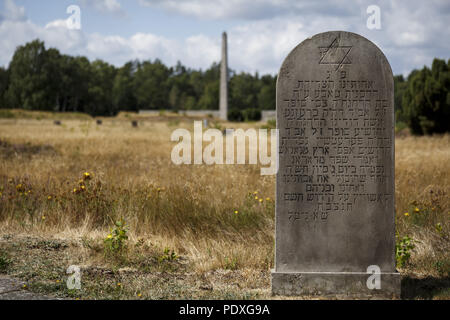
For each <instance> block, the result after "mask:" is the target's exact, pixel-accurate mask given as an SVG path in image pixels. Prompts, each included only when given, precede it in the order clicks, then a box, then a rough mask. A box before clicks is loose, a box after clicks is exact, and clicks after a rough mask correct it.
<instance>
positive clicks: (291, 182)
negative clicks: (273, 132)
mask: <svg viewBox="0 0 450 320" xmlns="http://www.w3.org/2000/svg"><path fill="white" fill-rule="evenodd" d="M393 100H394V82H393V76H392V71H391V67H390V66H389V62H388V61H387V59H386V57H385V56H384V54H383V52H381V50H380V49H379V48H378V47H377V46H376V45H375V44H373V43H372V42H370V41H369V40H367V39H366V38H364V37H362V36H360V35H358V34H355V33H351V32H343V31H331V32H325V33H321V34H317V35H315V36H314V37H312V38H308V39H306V40H305V41H303V42H302V43H300V44H299V45H298V46H297V47H295V48H294V49H293V50H292V51H291V53H290V54H289V55H288V56H287V58H286V59H285V60H284V62H283V64H282V66H281V69H280V72H279V76H278V80H277V128H278V129H279V140H278V146H279V171H278V173H277V179H276V194H277V200H276V250H275V270H274V271H273V273H272V290H273V293H275V294H287V295H294V294H308V295H310V294H351V295H357V296H358V295H359V296H364V295H377V294H380V295H384V296H391V295H394V296H398V294H399V288H400V282H399V281H400V277H399V275H398V273H396V272H395V225H394V221H395V220H394V219H395V216H394V104H393V103H394V102H393ZM370 266H376V267H378V268H379V269H375V270H380V273H381V287H382V288H381V289H373V288H372V289H371V286H370V285H368V284H367V283H366V282H367V279H368V278H369V276H370V275H371V274H368V273H367V272H368V270H372V269H370V268H371V267H370Z"/></svg>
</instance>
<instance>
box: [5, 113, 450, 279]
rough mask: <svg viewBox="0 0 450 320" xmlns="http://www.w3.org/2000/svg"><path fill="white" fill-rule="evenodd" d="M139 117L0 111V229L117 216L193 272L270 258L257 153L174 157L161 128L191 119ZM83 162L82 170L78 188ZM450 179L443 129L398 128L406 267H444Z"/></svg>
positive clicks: (103, 229)
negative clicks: (57, 117)
mask: <svg viewBox="0 0 450 320" xmlns="http://www.w3.org/2000/svg"><path fill="white" fill-rule="evenodd" d="M171 118H173V119H177V118H176V117H171ZM141 120H142V121H141V122H140V123H139V127H138V128H132V126H131V124H130V121H129V120H128V119H127V117H126V116H124V115H122V116H121V117H118V118H112V119H104V121H103V125H101V126H97V125H96V124H95V121H93V120H64V121H63V123H62V125H61V126H55V125H54V124H53V122H52V121H50V120H33V119H0V139H1V140H2V141H4V142H5V141H6V142H7V143H3V147H1V145H0V150H2V152H3V155H0V157H1V162H0V188H1V189H0V190H1V192H2V195H1V197H0V230H1V233H2V234H7V233H13V234H32V235H36V236H41V237H44V238H52V237H53V238H59V239H69V240H70V239H72V240H73V239H80V238H89V239H103V238H104V237H105V236H106V235H107V234H108V232H109V230H110V228H111V226H112V225H113V222H114V221H115V220H117V219H119V218H124V219H125V221H126V222H127V226H128V228H129V235H130V238H131V240H130V241H131V243H136V242H137V241H138V240H139V239H144V242H145V243H148V244H156V245H158V246H160V247H162V248H165V247H168V248H171V249H173V250H175V252H176V253H177V254H179V255H182V256H183V257H185V258H186V259H188V260H189V261H190V263H191V264H192V266H193V268H194V270H195V271H196V272H205V271H208V270H216V269H221V268H225V269H242V270H244V269H252V270H265V271H267V270H269V269H270V268H271V267H272V266H273V247H274V221H273V217H274V202H273V198H274V193H275V178H274V176H261V175H260V171H259V166H256V165H233V166H230V165H221V166H207V165H182V166H176V165H174V164H172V162H171V160H170V153H171V150H172V147H173V146H174V145H175V143H174V142H171V141H170V134H171V132H172V131H173V130H174V129H175V128H178V127H183V128H187V129H190V130H192V121H190V120H188V119H185V118H179V119H178V120H175V121H174V120H167V121H155V119H153V120H152V119H150V118H149V119H147V120H146V121H144V120H143V119H141ZM159 120H161V119H159ZM240 126H241V127H249V126H257V125H256V124H241V125H240ZM222 127H223V128H225V127H236V125H235V124H224V123H222ZM27 144H29V145H27ZM2 148H3V149H2ZM84 172H89V173H91V174H92V179H91V180H88V181H85V182H84V185H85V188H86V190H84V191H81V190H80V186H81V185H82V184H83V183H82V184H80V181H79V180H80V179H82V178H83V173H84ZM19 184H21V185H22V187H20V188H18V187H17V186H18V185H19ZM449 187H450V136H449V135H445V136H436V137H418V138H416V137H405V138H398V139H397V140H396V212H397V230H398V233H399V236H400V237H403V236H406V235H408V236H409V237H411V238H413V239H414V240H416V242H415V243H416V250H415V251H413V253H412V258H411V263H410V264H409V265H408V266H406V267H405V268H404V271H405V272H409V271H413V272H416V273H423V274H428V275H430V274H431V275H436V274H442V272H444V274H445V272H447V274H448V266H449V251H450V250H449V228H450V225H449V220H450V219H449V217H450V216H449V214H450V212H449V211H450V201H449V197H448V193H449ZM74 189H77V190H78V191H77V192H74ZM28 191H31V192H30V193H28ZM254 192H257V196H258V200H255V199H254V197H255V195H254V194H253V193H254ZM260 198H262V199H264V200H263V201H262V202H260V201H259V199H260ZM267 198H268V199H267ZM416 208H418V209H419V212H416ZM235 211H238V213H237V214H236V213H235ZM407 212H408V214H409V216H405V213H407ZM438 224H439V226H440V227H438ZM439 228H441V229H439ZM85 259H86V261H85V263H86V264H90V263H94V262H93V258H92V257H89V256H88V255H86V257H85Z"/></svg>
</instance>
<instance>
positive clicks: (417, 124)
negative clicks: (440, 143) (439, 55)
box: [403, 59, 450, 135]
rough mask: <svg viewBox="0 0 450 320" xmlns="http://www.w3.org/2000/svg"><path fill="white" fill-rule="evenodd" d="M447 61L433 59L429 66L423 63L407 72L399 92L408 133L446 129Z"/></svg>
mask: <svg viewBox="0 0 450 320" xmlns="http://www.w3.org/2000/svg"><path fill="white" fill-rule="evenodd" d="M449 62H450V61H449ZM449 62H447V63H445V61H444V60H440V59H434V60H433V64H432V67H431V70H430V69H429V68H427V67H424V68H423V69H422V70H420V71H418V70H414V71H413V72H411V74H410V75H409V77H408V87H407V89H406V90H405V92H404V95H403V111H404V115H405V118H406V120H407V122H408V125H409V127H410V128H411V131H412V133H414V134H419V135H422V134H432V133H444V132H448V131H450V124H449V121H448V119H449V116H450V95H449V92H450V68H449Z"/></svg>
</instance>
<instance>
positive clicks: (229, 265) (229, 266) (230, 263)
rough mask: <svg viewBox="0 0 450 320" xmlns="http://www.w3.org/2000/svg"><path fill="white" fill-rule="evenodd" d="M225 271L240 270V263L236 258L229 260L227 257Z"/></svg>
mask: <svg viewBox="0 0 450 320" xmlns="http://www.w3.org/2000/svg"><path fill="white" fill-rule="evenodd" d="M224 269H225V270H237V269H238V261H237V258H236V257H232V258H228V257H225V265H224Z"/></svg>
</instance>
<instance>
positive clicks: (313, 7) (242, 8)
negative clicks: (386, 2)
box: [139, 0, 355, 20]
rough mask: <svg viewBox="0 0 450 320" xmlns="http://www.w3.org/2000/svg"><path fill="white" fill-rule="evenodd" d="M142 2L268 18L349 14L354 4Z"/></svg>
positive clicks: (196, 12)
mask: <svg viewBox="0 0 450 320" xmlns="http://www.w3.org/2000/svg"><path fill="white" fill-rule="evenodd" d="M139 3H140V4H141V5H142V6H147V7H160V8H163V9H164V10H166V11H169V12H175V13H178V14H182V15H186V16H193V17H196V18H199V19H204V20H220V19H247V20H248V19H250V20H253V19H268V18H273V17H277V16H280V15H286V14H307V13H311V12H316V13H320V14H324V15H329V14H331V13H336V12H338V13H340V14H341V15H349V14H351V12H354V9H355V8H354V6H343V5H342V1H339V0H328V1H326V2H324V1H292V0H214V1H211V0H139Z"/></svg>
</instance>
